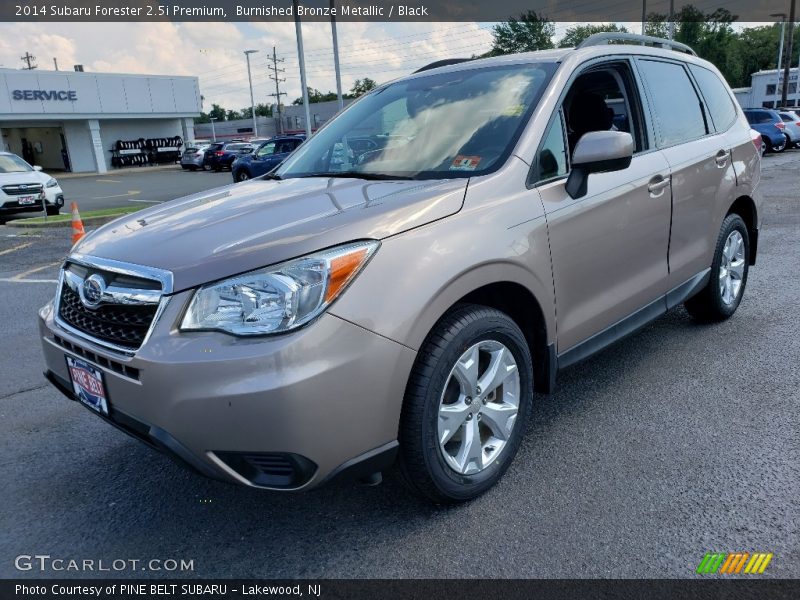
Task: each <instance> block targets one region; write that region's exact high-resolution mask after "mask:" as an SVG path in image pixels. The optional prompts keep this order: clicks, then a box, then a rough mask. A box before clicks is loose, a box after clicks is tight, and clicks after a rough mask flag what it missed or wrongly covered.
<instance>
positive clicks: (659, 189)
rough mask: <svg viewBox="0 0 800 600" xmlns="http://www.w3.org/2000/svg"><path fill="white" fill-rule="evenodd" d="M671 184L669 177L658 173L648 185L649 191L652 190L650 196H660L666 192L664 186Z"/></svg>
mask: <svg viewBox="0 0 800 600" xmlns="http://www.w3.org/2000/svg"><path fill="white" fill-rule="evenodd" d="M668 185H669V177H662V176H661V175H656V176H655V177H653V178H652V179H651V180H650V183H649V184H648V185H647V191H648V192H650V196H651V197H653V198H658V197H659V196H661V194H663V193H664V188H666V187H667V186H668Z"/></svg>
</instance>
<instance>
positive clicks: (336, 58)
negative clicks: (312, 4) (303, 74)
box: [331, 0, 344, 110]
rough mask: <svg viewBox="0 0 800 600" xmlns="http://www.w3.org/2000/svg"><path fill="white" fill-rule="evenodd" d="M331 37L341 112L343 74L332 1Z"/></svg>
mask: <svg viewBox="0 0 800 600" xmlns="http://www.w3.org/2000/svg"><path fill="white" fill-rule="evenodd" d="M331 35H332V36H333V68H334V69H335V71H336V99H337V100H338V101H339V110H342V109H343V108H344V100H343V99H342V72H341V71H340V70H339V38H338V36H337V35H336V0H331Z"/></svg>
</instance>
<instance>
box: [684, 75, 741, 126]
mask: <svg viewBox="0 0 800 600" xmlns="http://www.w3.org/2000/svg"><path fill="white" fill-rule="evenodd" d="M689 68H690V69H691V71H692V74H693V75H694V78H695V80H697V85H699V86H700V93H702V94H703V99H704V100H705V101H706V106H707V107H708V112H709V113H710V114H711V120H712V121H713V123H714V128H715V129H716V130H717V131H725V130H727V129H728V128H729V127H730V126H731V125H732V124H733V122H734V121H735V120H736V107H735V106H734V104H733V99H732V98H731V96H730V94H729V93H728V86H726V85H725V84H724V83H723V82H722V81H720V78H719V77H717V74H716V73H714V72H713V71H709V70H708V69H705V68H703V67H698V66H697V65H690V66H689Z"/></svg>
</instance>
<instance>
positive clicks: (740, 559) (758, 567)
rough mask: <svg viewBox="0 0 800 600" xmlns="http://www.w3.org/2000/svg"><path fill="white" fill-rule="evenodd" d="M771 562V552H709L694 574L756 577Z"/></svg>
mask: <svg viewBox="0 0 800 600" xmlns="http://www.w3.org/2000/svg"><path fill="white" fill-rule="evenodd" d="M771 560H772V552H769V553H768V552H753V553H752V554H751V553H750V552H730V553H725V552H709V553H707V554H706V555H705V556H704V557H703V560H701V561H700V564H699V565H698V567H697V571H696V572H697V573H701V574H704V573H719V574H721V575H731V574H739V573H746V574H748V575H756V574H761V573H763V572H764V570H765V569H766V568H767V565H768V564H769V563H770V561H771Z"/></svg>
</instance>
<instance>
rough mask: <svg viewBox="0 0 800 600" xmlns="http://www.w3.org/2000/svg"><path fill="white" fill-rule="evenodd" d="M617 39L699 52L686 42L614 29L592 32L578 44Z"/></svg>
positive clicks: (689, 52) (606, 41)
mask: <svg viewBox="0 0 800 600" xmlns="http://www.w3.org/2000/svg"><path fill="white" fill-rule="evenodd" d="M616 41H623V42H630V43H633V44H641V45H642V46H645V45H647V44H650V45H652V46H655V47H656V48H668V49H672V50H676V51H678V52H685V53H686V54H691V55H692V56H697V53H696V52H695V51H694V50H692V49H691V48H690V47H689V46H687V45H686V44H681V43H680V42H675V41H673V40H665V39H664V38H658V37H653V36H652V35H639V34H638V33H618V32H614V31H606V32H603V33H595V34H592V35H590V36H589V37H587V38H586V39H585V40H583V41H582V42H581V43H580V44H578V48H588V47H589V46H602V45H603V44H610V43H611V42H616Z"/></svg>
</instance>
